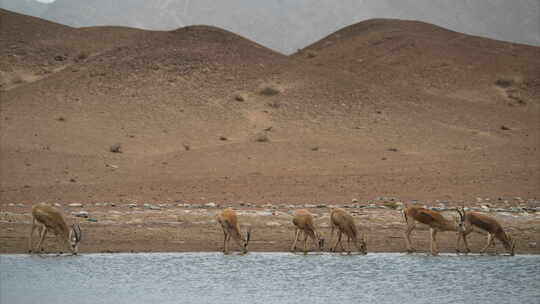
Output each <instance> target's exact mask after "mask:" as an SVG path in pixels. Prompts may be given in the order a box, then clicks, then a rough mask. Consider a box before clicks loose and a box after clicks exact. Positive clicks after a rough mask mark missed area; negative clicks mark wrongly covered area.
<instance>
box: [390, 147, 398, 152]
mask: <svg viewBox="0 0 540 304" xmlns="http://www.w3.org/2000/svg"><path fill="white" fill-rule="evenodd" d="M388 151H390V152H397V151H399V150H398V149H397V148H388Z"/></svg>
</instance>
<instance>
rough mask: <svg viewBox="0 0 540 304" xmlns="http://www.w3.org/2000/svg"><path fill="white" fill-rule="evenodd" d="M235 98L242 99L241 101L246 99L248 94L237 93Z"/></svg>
mask: <svg viewBox="0 0 540 304" xmlns="http://www.w3.org/2000/svg"><path fill="white" fill-rule="evenodd" d="M234 100H236V101H240V102H242V101H246V96H245V95H244V94H236V95H235V96H234Z"/></svg>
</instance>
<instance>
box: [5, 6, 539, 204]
mask: <svg viewBox="0 0 540 304" xmlns="http://www.w3.org/2000/svg"><path fill="white" fill-rule="evenodd" d="M15 17H16V18H15ZM15 17H13V18H14V20H13V21H10V22H13V23H21V22H22V23H25V24H26V21H24V22H23V21H21V20H26V19H24V18H26V17H24V16H15ZM17 18H19V19H17ZM32 20H33V19H32ZM40 26H41V25H40ZM54 26H57V25H54ZM57 27H58V29H57V30H54V29H50V31H47V33H50V35H53V34H52V33H57V35H59V36H60V37H62V38H63V37H67V36H69V35H74V38H73V39H61V42H62V43H60V45H61V46H54V47H53V48H52V49H53V50H56V49H58V50H62V49H63V48H65V49H67V50H69V52H70V54H71V53H74V54H76V50H80V49H85V47H86V46H87V44H86V43H89V42H88V41H90V42H92V43H93V42H95V43H98V41H99V40H100V39H99V38H95V37H124V40H122V39H103V40H102V44H103V45H104V46H103V47H100V50H101V51H99V52H98V51H96V52H92V55H91V56H89V57H88V58H85V59H84V60H79V61H75V60H74V61H73V62H72V63H70V65H69V66H67V67H65V68H64V69H62V70H58V71H57V72H56V73H51V75H50V76H48V77H46V78H43V79H40V80H39V81H34V82H32V83H25V84H23V85H19V86H16V87H10V88H9V89H8V90H6V91H4V92H2V101H1V107H2V109H1V110H2V111H1V114H0V119H1V123H2V133H1V141H0V144H1V150H2V151H1V152H2V153H1V160H0V161H1V163H0V164H1V166H2V171H1V173H0V174H1V181H2V184H1V188H2V189H1V191H2V193H1V201H2V202H12V201H22V202H35V201H51V202H53V201H90V202H93V201H101V200H112V201H118V200H120V201H126V200H151V201H174V200H184V201H185V200H187V201H191V200H193V201H209V200H216V201H220V202H230V201H232V202H236V203H237V202H240V201H253V202H257V203H263V202H293V203H294V202H312V201H331V202H336V201H338V202H339V201H343V200H350V199H351V198H355V197H356V198H372V197H374V196H398V197H402V198H403V199H436V198H439V199H440V198H442V199H455V200H458V199H471V198H474V197H476V196H489V197H499V196H501V197H509V196H524V197H537V196H539V194H540V189H539V188H538V181H539V163H538V159H540V157H539V156H540V155H539V150H538V148H539V147H538V146H539V141H538V136H539V130H538V117H539V115H538V113H539V112H538V111H539V104H538V100H539V98H538V97H539V92H538V78H537V77H536V78H535V77H534V75H535V73H538V69H539V67H538V63H539V62H538V59H537V58H536V57H534V56H533V55H534V53H537V52H538V48H532V47H526V46H521V45H513V44H508V43H502V42H496V41H491V40H487V39H480V38H475V37H469V36H465V35H460V34H456V33H452V32H448V31H446V30H442V29H440V28H436V27H433V26H430V25H426V24H418V23H409V22H403V21H395V20H375V21H369V22H366V23H360V24H358V25H356V26H353V27H351V28H348V29H345V30H344V31H342V32H338V33H336V34H334V35H332V36H330V37H329V38H327V39H326V40H323V41H321V42H320V43H318V44H315V45H313V46H311V47H309V48H307V49H305V50H303V51H302V52H300V53H299V54H296V55H294V56H292V57H285V56H282V55H280V54H277V53H275V52H273V51H270V50H268V49H266V48H264V47H261V46H260V45H257V44H255V43H253V42H250V41H248V40H245V39H243V38H241V37H239V36H237V35H234V34H232V33H229V32H226V31H223V30H219V29H216V28H212V27H204V26H196V27H187V28H183V29H179V30H176V31H171V32H150V31H133V32H131V30H128V29H122V28H88V29H70V28H65V27H60V26H57ZM28 31H30V32H31V31H32V25H31V24H30V25H28ZM63 32H65V33H63ZM125 33H131V34H125ZM25 37H26V36H25ZM28 37H30V38H28V39H29V40H28V41H34V40H35V39H34V38H32V37H31V35H28ZM388 37H391V38H388ZM20 39H21V40H22V41H25V42H26V41H27V40H25V39H26V38H20ZM38 41H40V42H39V43H42V42H41V41H42V40H38ZM115 43H116V44H115ZM82 46H85V47H82ZM29 49H30V50H33V49H34V48H33V47H30V48H29ZM494 50H495V51H494ZM310 52H311V53H310ZM7 56H8V55H4V54H3V55H2V57H1V59H0V60H1V61H0V62H10V61H9V59H8V58H7ZM47 56H49V55H47ZM23 58H25V57H23ZM28 58H33V57H30V56H28ZM24 61H25V60H24V59H23V60H21V61H20V62H24ZM28 62H35V61H30V59H29V60H28ZM22 65H23V64H22V63H21V66H22ZM9 66H11V64H9ZM33 66H34V64H33V63H32V64H30V65H29V67H33ZM512 96H514V97H512ZM520 100H521V101H520ZM503 126H504V128H502V127H503ZM116 143H119V144H121V146H122V153H111V152H110V151H109V147H110V146H111V145H113V144H116Z"/></svg>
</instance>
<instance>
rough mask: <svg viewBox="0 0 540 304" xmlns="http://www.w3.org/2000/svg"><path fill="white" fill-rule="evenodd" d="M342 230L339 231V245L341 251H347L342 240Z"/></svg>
mask: <svg viewBox="0 0 540 304" xmlns="http://www.w3.org/2000/svg"><path fill="white" fill-rule="evenodd" d="M342 234H343V233H342V232H341V231H340V232H339V247H340V248H341V252H343V251H345V248H344V247H343V243H342V242H341V236H342Z"/></svg>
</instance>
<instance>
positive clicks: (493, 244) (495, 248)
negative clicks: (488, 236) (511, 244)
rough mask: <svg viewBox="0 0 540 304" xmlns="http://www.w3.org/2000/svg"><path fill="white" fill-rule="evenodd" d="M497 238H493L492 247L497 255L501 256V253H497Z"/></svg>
mask: <svg viewBox="0 0 540 304" xmlns="http://www.w3.org/2000/svg"><path fill="white" fill-rule="evenodd" d="M495 239H496V238H495V237H493V241H492V242H491V247H493V250H494V251H495V255H499V252H498V251H497V246H496V245H495Z"/></svg>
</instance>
